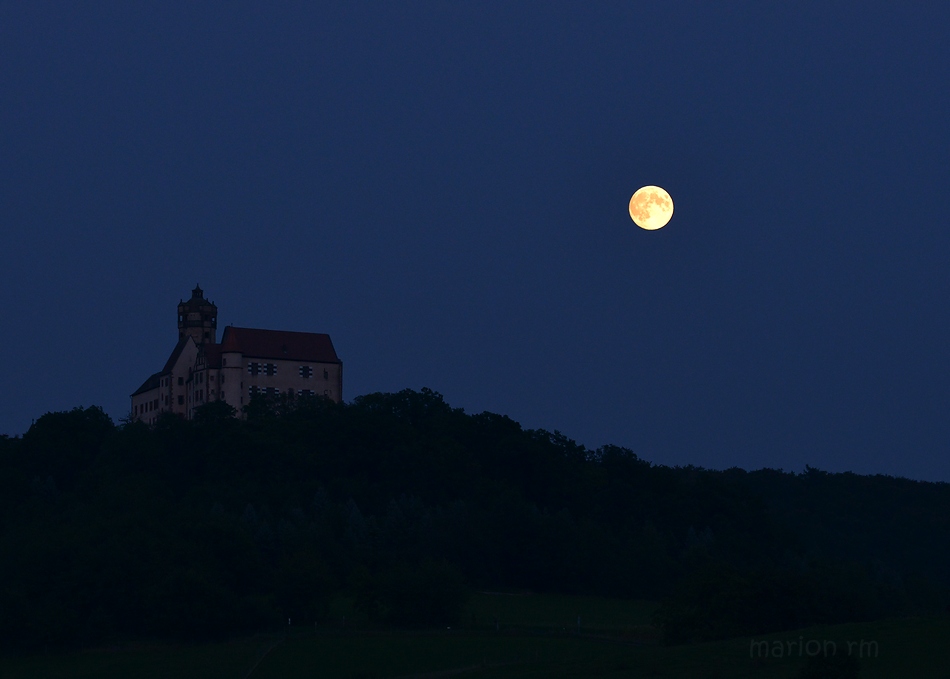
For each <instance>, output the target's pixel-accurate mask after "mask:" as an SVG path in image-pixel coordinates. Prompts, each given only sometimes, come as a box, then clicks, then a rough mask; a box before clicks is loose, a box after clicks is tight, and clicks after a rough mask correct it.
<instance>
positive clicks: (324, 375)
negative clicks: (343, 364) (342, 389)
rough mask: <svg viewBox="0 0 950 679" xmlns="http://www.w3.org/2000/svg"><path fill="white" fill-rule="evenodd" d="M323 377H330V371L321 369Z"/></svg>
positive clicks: (326, 378)
mask: <svg viewBox="0 0 950 679" xmlns="http://www.w3.org/2000/svg"><path fill="white" fill-rule="evenodd" d="M323 379H325V380H328V379H330V373H328V372H327V371H326V370H324V371H323Z"/></svg>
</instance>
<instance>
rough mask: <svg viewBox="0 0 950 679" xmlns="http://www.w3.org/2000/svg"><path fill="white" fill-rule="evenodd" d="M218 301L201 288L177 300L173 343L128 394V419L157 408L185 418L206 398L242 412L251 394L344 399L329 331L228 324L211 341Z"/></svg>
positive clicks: (152, 414)
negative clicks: (160, 365)
mask: <svg viewBox="0 0 950 679" xmlns="http://www.w3.org/2000/svg"><path fill="white" fill-rule="evenodd" d="M217 328H218V307H217V306H215V304H214V302H209V301H208V300H206V299H205V298H204V292H203V291H202V290H201V288H200V287H196V288H195V289H194V290H192V291H191V299H189V300H188V301H187V302H182V301H179V304H178V344H176V345H175V348H174V349H173V350H172V352H171V356H169V357H168V360H167V361H166V362H165V367H163V368H162V369H161V370H160V371H159V372H157V373H155V374H154V375H151V376H150V377H149V378H148V379H147V380H145V383H144V384H142V386H141V387H139V388H138V389H137V390H136V391H135V393H133V394H132V419H133V420H141V421H142V422H146V423H148V424H152V423H154V422H155V420H156V419H157V418H158V416H159V415H160V414H161V413H163V412H172V413H176V414H177V415H181V416H182V417H184V418H186V419H191V418H192V417H193V416H194V411H195V408H197V407H198V406H201V405H203V404H205V403H208V402H209V401H225V402H226V403H228V404H229V405H231V406H233V407H234V408H235V409H237V411H238V412H239V413H240V412H241V409H242V408H243V406H245V405H246V404H247V403H248V402H249V401H250V399H251V397H253V396H255V395H263V396H278V395H283V394H286V395H289V396H293V397H303V396H322V397H324V398H328V399H330V400H332V401H336V402H339V401H340V400H342V398H343V362H342V361H341V360H340V359H339V358H338V357H337V355H336V351H335V350H334V348H333V343H332V342H331V341H330V336H329V335H324V334H320V333H312V332H289V331H286V330H260V329H257V328H237V327H234V326H231V325H229V326H226V327H225V328H224V332H223V333H222V334H221V343H220V344H217V343H216V338H217Z"/></svg>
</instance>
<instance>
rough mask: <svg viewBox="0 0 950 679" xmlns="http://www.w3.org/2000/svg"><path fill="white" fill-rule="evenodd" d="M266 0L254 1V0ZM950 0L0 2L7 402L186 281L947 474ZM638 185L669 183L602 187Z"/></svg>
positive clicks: (611, 407)
mask: <svg viewBox="0 0 950 679" xmlns="http://www.w3.org/2000/svg"><path fill="white" fill-rule="evenodd" d="M274 5H279V6H277V7H275V6H274ZM948 27H950V5H946V4H943V3H919V4H917V5H916V9H914V10H913V11H911V10H909V9H907V7H906V6H904V5H902V4H901V3H882V2H868V3H861V4H856V3H838V2H828V1H827V0H824V1H822V2H804V3H784V4H781V5H780V4H778V3H762V2H748V3H709V2H681V3H676V2H662V3H656V2H653V3H635V2H617V3H607V2H597V3H584V2H576V3H564V2H549V3H516V2H511V1H510V0H506V1H505V2H471V3H459V2H441V1H440V2H431V3H419V2H398V3H395V2H393V3H384V2H373V3H353V2H340V3H312V2H308V3H299V4H292V3H248V2H234V1H232V2H220V3H213V2H202V3H195V2H181V3H175V2H167V1H164V2H160V3H159V2H155V3H133V2H126V1H122V2H112V3H108V2H96V3H86V4H85V6H82V7H80V6H79V5H77V4H76V3H65V2H57V3H46V2H39V1H31V2H3V3H0V289H2V293H0V318H2V319H3V320H2V324H3V325H2V329H3V332H2V333H0V352H2V355H3V356H4V357H5V368H4V370H3V378H2V382H0V394H2V396H0V432H3V433H7V434H10V435H14V434H22V433H23V432H24V431H25V430H26V429H27V428H28V427H29V426H30V422H31V419H32V418H35V417H39V416H40V415H42V414H43V413H45V412H47V411H55V410H66V409H70V408H72V407H75V406H79V405H92V404H97V405H101V406H103V407H104V408H105V410H106V411H107V412H108V413H109V414H110V415H111V416H112V417H113V418H114V419H116V420H118V418H120V417H122V416H123V415H125V414H126V413H127V412H128V409H129V394H130V393H131V392H132V391H134V390H135V389H136V388H137V387H138V386H139V385H140V384H141V383H142V381H143V380H144V379H145V378H146V377H147V376H148V375H149V374H150V373H152V372H154V371H156V370H158V369H160V368H161V366H162V364H163V363H164V361H165V359H166V358H167V357H168V354H169V352H170V351H171V349H172V347H173V346H174V343H175V341H176V339H177V327H176V305H177V304H178V301H179V299H180V298H183V297H184V298H187V297H188V296H189V295H190V291H191V289H192V288H193V287H194V286H195V284H196V283H200V285H201V287H202V288H204V289H205V291H206V294H207V296H208V297H209V298H210V299H212V300H214V301H215V302H216V303H217V305H218V307H219V310H220V317H219V332H220V329H221V328H223V326H224V325H225V324H234V325H241V326H247V327H263V328H273V329H284V330H299V331H310V332H327V333H329V334H330V335H331V337H332V338H333V341H334V344H335V345H336V349H337V352H338V353H339V355H340V357H341V358H342V359H343V361H344V366H345V378H344V388H345V398H346V399H347V400H350V399H352V398H354V397H355V396H358V395H360V394H365V393H369V392H374V391H397V390H400V389H403V388H406V387H410V388H414V389H419V388H421V387H423V386H427V387H430V388H432V389H434V390H436V391H438V392H441V393H442V394H443V395H444V396H445V398H446V400H447V401H448V402H449V403H450V404H452V405H454V406H458V407H462V408H464V409H465V410H466V412H480V411H483V410H489V411H493V412H499V413H504V414H507V415H509V416H511V417H512V418H514V419H516V420H518V421H520V422H521V423H522V424H524V425H525V426H526V427H543V428H546V429H550V430H553V429H558V430H560V431H561V432H562V433H564V434H565V435H567V436H569V437H571V438H574V439H576V440H577V441H578V442H580V443H583V444H585V445H587V446H589V447H596V446H599V445H602V444H604V443H614V444H617V445H622V446H627V447H629V448H631V449H633V450H634V451H635V452H637V453H638V454H639V455H640V456H641V457H643V458H645V459H648V460H651V461H653V462H656V463H661V464H680V465H684V464H696V465H701V466H705V467H711V468H726V467H731V466H740V467H744V468H746V469H757V468H760V467H776V468H784V469H786V470H794V471H800V470H802V469H803V468H804V466H805V465H806V464H808V465H811V466H813V467H819V468H821V469H827V470H831V471H844V470H853V471H855V472H860V473H884V474H893V475H901V476H909V477H911V478H919V479H929V480H944V481H950V445H948V444H950V417H948V407H950V398H948V384H950V382H948V378H950V345H948V331H950V319H948V308H947V301H948V293H950V266H948V263H950V232H948V228H947V227H948V225H947V214H948V213H950V209H948V208H950V190H948V179H950V126H948V121H950V88H948V87H947V83H948V82H950V41H948V40H947V39H946V35H947V30H948ZM644 184H658V185H660V186H662V187H664V188H666V189H667V190H668V191H669V192H670V193H671V194H672V196H673V200H674V201H675V205H676V212H675V215H674V217H673V220H672V221H671V222H670V224H669V225H668V226H667V227H666V228H664V229H662V230H660V231H656V232H647V231H643V230H640V229H638V228H636V227H635V226H634V225H633V224H632V222H631V221H630V219H629V217H628V216H627V212H626V210H627V201H628V200H629V197H630V194H631V193H632V192H633V191H634V190H635V189H636V188H638V187H639V186H641V185H644Z"/></svg>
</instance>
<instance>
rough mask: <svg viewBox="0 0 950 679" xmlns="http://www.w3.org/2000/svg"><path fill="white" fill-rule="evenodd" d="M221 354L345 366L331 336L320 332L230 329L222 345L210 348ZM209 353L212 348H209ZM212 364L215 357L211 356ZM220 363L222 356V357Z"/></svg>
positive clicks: (228, 327) (222, 338)
mask: <svg viewBox="0 0 950 679" xmlns="http://www.w3.org/2000/svg"><path fill="white" fill-rule="evenodd" d="M210 346H214V347H216V348H218V350H219V351H220V352H229V351H238V352H240V353H242V354H244V356H245V357H251V358H272V359H284V360H287V361H312V362H315V363H342V361H340V359H339V358H338V357H337V355H336V351H335V350H334V349H333V342H331V341H330V336H329V335H325V334H323V333H316V332H290V331H288V330H260V329H258V328H236V327H234V326H233V325H229V326H227V327H226V328H225V329H224V333H223V334H222V336H221V344H218V345H210ZM205 347H206V349H205V350H206V352H207V351H208V348H209V345H205ZM208 356H209V362H210V358H211V354H210V353H209V354H208ZM218 360H220V353H219V354H218Z"/></svg>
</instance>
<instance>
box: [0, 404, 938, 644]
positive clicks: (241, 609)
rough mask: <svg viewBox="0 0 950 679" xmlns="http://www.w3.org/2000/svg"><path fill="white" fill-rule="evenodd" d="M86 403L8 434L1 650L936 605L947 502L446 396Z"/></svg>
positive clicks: (710, 627) (682, 637)
mask: <svg viewBox="0 0 950 679" xmlns="http://www.w3.org/2000/svg"><path fill="white" fill-rule="evenodd" d="M233 414H234V413H233V409H230V408H229V407H228V406H227V405H226V404H224V403H210V404H207V405H206V406H203V407H202V408H200V409H199V410H198V412H197V414H196V417H195V419H194V420H192V421H185V420H183V419H181V418H179V417H178V416H175V415H165V416H162V417H160V419H159V420H158V422H157V423H156V424H155V425H154V426H152V427H149V426H146V425H145V424H142V423H140V422H129V421H126V422H122V423H120V424H119V425H118V426H117V425H116V424H114V423H113V422H112V421H111V419H110V418H109V417H108V416H107V415H106V414H105V413H104V412H103V411H102V410H101V409H100V408H98V407H90V408H76V409H73V410H71V411H68V412H57V413H47V414H46V415H43V416H42V417H40V418H39V419H37V420H36V422H35V423H34V424H33V426H32V427H30V429H29V431H28V432H27V433H26V434H24V435H23V437H22V438H9V437H3V438H0V491H2V492H0V509H2V511H0V554H2V555H3V556H2V557H0V640H3V642H2V643H4V644H6V645H7V646H8V647H10V648H14V649H30V648H36V647H37V646H39V645H46V644H53V645H83V644H92V643H100V642H102V641H104V640H107V639H114V638H117V637H130V636H131V637H136V636H143V637H144V636H149V637H164V638H179V639H205V638H215V637H223V636H227V635H234V634H241V633H246V632H254V631H256V630H260V629H268V628H274V627H276V626H278V625H279V624H280V621H282V620H286V618H288V617H293V618H295V619H299V620H310V621H313V622H316V623H320V622H321V621H322V620H324V619H325V617H326V615H327V611H328V603H329V601H330V599H331V597H333V596H335V595H338V594H343V595H346V596H349V597H352V598H353V600H354V601H355V602H356V605H357V606H358V607H359V608H360V609H361V610H363V611H364V612H365V613H366V614H367V615H368V616H370V618H371V619H373V620H377V621H379V624H388V625H400V626H407V625H408V626H420V625H432V624H442V623H444V622H452V621H455V620H457V619H458V616H459V615H460V611H461V607H462V605H463V604H464V602H465V599H466V597H467V595H468V592H470V591H472V589H473V588H478V589H487V588H501V587H510V588H522V589H529V590H533V591H538V592H558V593H568V594H598V595H604V596H611V597H625V598H642V599H650V600H658V601H663V602H664V605H663V606H662V607H661V609H660V611H659V612H658V614H657V619H656V622H657V624H658V625H659V626H660V627H661V628H662V629H663V630H664V633H665V638H666V640H667V641H668V642H671V643H675V642H686V641H692V640H700V639H711V638H720V637H727V636H732V635H738V634H748V633H761V632H767V631H776V630H781V629H792V628H794V627H796V626H802V625H806V624H812V623H816V622H829V623H833V622H843V621H850V620H864V619H872V618H875V617H880V616H885V615H900V614H905V613H911V612H920V611H923V610H928V609H932V608H934V607H937V606H940V607H942V606H944V605H946V603H947V601H948V600H947V588H948V586H950V581H948V578H950V575H948V574H950V539H948V538H950V518H948V517H950V486H948V484H940V483H925V482H916V481H910V480H907V479H899V478H892V477H887V476H870V477H869V476H859V475H855V474H850V473H846V474H830V473H826V472H822V471H819V470H816V469H812V468H808V469H806V470H805V471H804V472H802V473H798V474H796V473H790V472H783V471H780V470H771V469H763V470H759V471H753V472H747V471H743V470H741V469H729V470H725V471H713V470H706V469H701V468H696V467H692V466H689V467H665V466H660V465H654V464H651V463H650V462H648V461H646V460H643V459H641V458H639V457H638V456H637V455H636V454H635V453H634V452H633V451H631V450H629V449H627V448H623V447H618V446H612V445H607V446H603V447H601V448H597V449H588V448H585V447H584V446H583V445H580V444H578V443H576V442H575V441H573V440H571V439H569V438H568V437H566V436H564V435H562V434H560V433H559V432H557V431H555V432H554V433H551V432H547V431H544V430H531V429H524V428H522V427H521V426H520V425H519V424H518V423H517V422H515V421H513V420H512V419H510V418H508V417H505V416H503V415H497V414H493V413H487V412H486V413H480V414H475V415H468V414H466V413H464V412H463V411H462V410H461V409H458V408H452V407H450V406H449V405H448V404H447V403H445V401H444V399H443V398H442V396H441V395H439V394H438V393H436V392H434V391H431V390H428V389H423V390H422V391H419V392H417V391H412V390H404V391H401V392H398V393H375V394H368V395H365V396H360V397H358V398H356V399H354V401H353V402H352V403H348V404H347V403H332V402H330V401H328V400H325V399H321V398H303V399H296V400H282V401H265V400H260V399H255V400H254V401H253V402H252V403H251V404H250V405H249V406H248V407H247V408H246V412H245V414H246V418H245V419H237V418H234V417H232V415H233Z"/></svg>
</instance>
